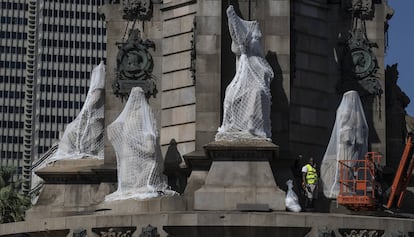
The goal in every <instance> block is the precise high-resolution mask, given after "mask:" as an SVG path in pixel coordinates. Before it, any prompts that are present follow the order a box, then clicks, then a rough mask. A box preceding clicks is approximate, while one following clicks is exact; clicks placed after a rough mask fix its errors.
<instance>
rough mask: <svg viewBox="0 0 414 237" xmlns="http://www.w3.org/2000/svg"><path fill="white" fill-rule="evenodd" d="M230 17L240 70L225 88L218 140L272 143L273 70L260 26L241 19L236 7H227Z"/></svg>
mask: <svg viewBox="0 0 414 237" xmlns="http://www.w3.org/2000/svg"><path fill="white" fill-rule="evenodd" d="M227 17H228V22H229V30H230V35H231V38H232V47H231V48H232V51H233V52H234V53H235V54H236V57H237V63H236V67H237V69H236V75H235V76H234V78H233V80H232V81H231V83H230V84H229V85H228V87H227V88H226V94H225V98H224V105H223V107H224V115H223V123H222V125H221V126H220V127H219V129H218V133H217V134H216V138H215V139H216V141H220V140H226V141H240V140H249V139H264V140H270V139H271V124H270V105H271V98H272V96H271V94H270V82H271V80H272V78H273V70H272V68H271V67H270V65H269V63H268V62H267V61H266V60H265V59H264V57H263V52H262V49H261V45H260V39H261V37H262V33H261V32H260V29H259V24H258V22H257V21H245V20H243V19H241V18H240V17H238V16H237V14H236V12H235V11H234V8H233V6H229V7H228V9H227Z"/></svg>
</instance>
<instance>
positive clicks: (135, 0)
mask: <svg viewBox="0 0 414 237" xmlns="http://www.w3.org/2000/svg"><path fill="white" fill-rule="evenodd" d="M121 3H122V5H123V6H124V15H123V18H124V19H125V20H129V21H135V20H141V21H144V20H150V19H151V17H152V1H151V0H121Z"/></svg>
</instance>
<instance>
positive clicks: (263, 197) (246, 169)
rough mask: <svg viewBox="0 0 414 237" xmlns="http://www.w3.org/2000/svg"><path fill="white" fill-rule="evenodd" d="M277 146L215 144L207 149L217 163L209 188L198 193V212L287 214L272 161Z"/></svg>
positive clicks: (210, 177) (213, 167) (263, 144)
mask: <svg viewBox="0 0 414 237" xmlns="http://www.w3.org/2000/svg"><path fill="white" fill-rule="evenodd" d="M277 148H278V147H277V146H276V145H274V144H272V143H270V142H266V141H261V142H257V141H255V142H254V143H252V144H251V143H243V144H240V143H238V144H232V143H228V142H226V143H225V144H223V143H219V142H214V143H210V144H208V145H206V146H205V149H206V153H207V155H208V156H209V157H210V158H212V160H213V163H212V165H211V168H210V170H209V172H208V175H207V178H206V181H205V185H204V186H203V187H202V188H201V189H199V190H197V191H195V193H194V209H195V210H252V211H254V210H258V211H266V210H285V208H286V207H285V193H284V192H283V191H282V190H280V189H279V188H278V186H277V185H276V182H275V179H274V176H273V173H272V170H271V168H270V164H269V160H271V159H273V157H274V156H276V155H277Z"/></svg>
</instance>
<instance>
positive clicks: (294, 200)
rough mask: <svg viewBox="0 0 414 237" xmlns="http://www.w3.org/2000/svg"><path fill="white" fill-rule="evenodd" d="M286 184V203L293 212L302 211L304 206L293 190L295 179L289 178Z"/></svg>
mask: <svg viewBox="0 0 414 237" xmlns="http://www.w3.org/2000/svg"><path fill="white" fill-rule="evenodd" d="M286 185H287V186H288V191H287V193H286V199H285V205H286V208H287V209H288V210H289V211H293V212H300V211H301V210H302V208H301V207H300V204H299V198H298V196H297V195H296V193H295V191H293V181H292V180H290V179H289V180H288V181H286Z"/></svg>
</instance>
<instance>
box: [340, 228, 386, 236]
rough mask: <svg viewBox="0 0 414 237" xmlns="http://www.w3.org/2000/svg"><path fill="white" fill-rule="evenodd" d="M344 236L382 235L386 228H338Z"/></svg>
mask: <svg viewBox="0 0 414 237" xmlns="http://www.w3.org/2000/svg"><path fill="white" fill-rule="evenodd" d="M338 231H339V233H340V234H341V235H342V237H382V236H383V235H384V230H369V229H338Z"/></svg>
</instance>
